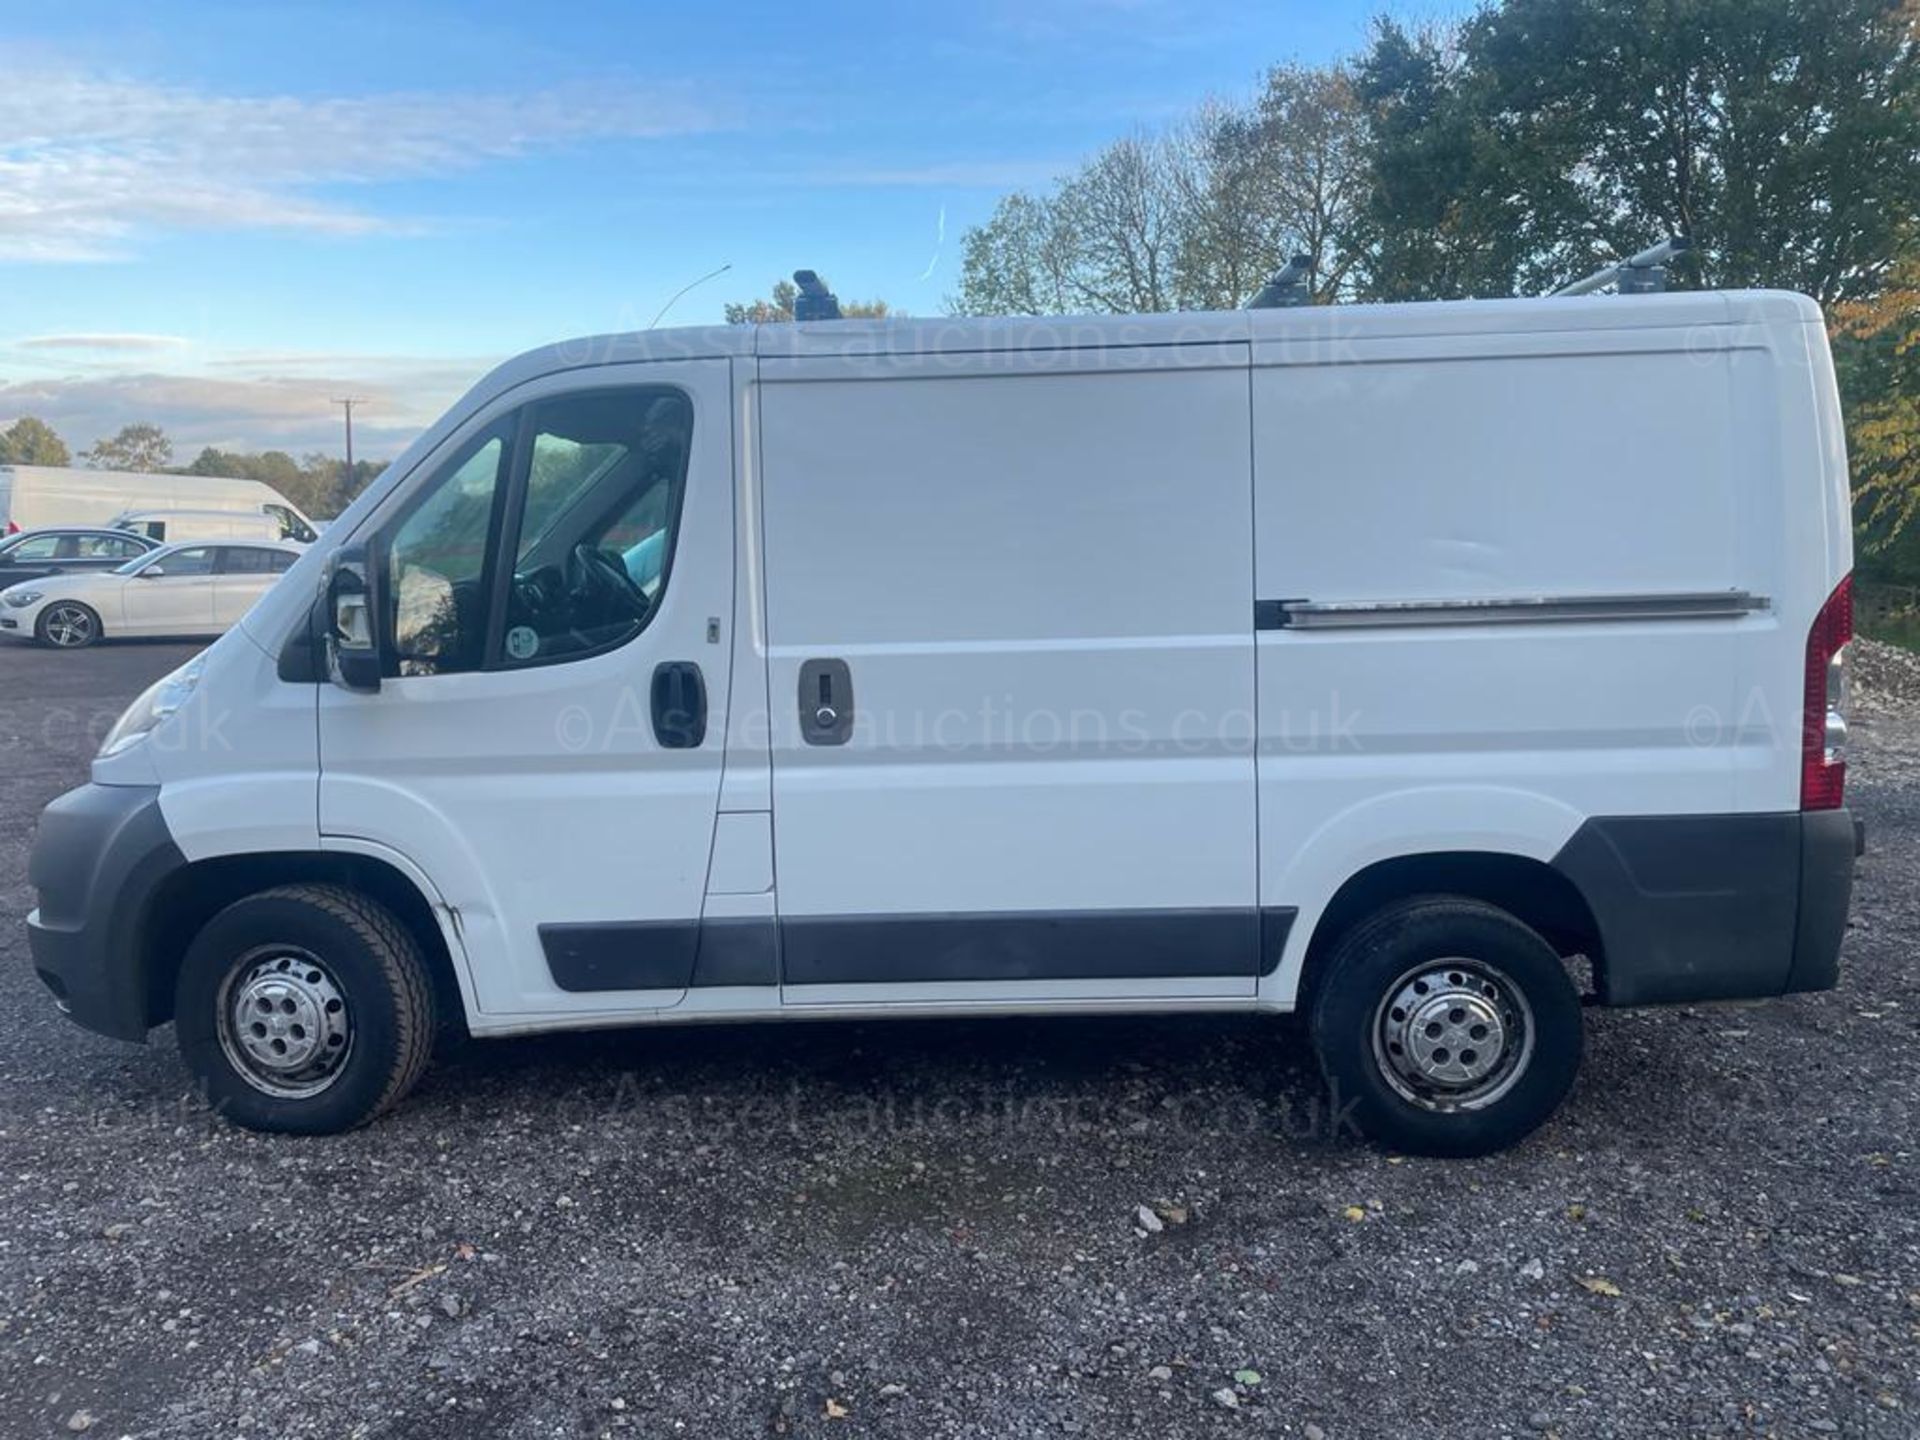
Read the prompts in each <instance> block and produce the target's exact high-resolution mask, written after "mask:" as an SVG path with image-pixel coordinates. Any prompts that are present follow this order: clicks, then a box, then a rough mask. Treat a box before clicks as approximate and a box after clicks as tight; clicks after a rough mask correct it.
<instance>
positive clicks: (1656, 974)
mask: <svg viewBox="0 0 1920 1440" xmlns="http://www.w3.org/2000/svg"><path fill="white" fill-rule="evenodd" d="M1853 856H1854V824H1853V817H1852V816H1851V815H1850V814H1848V812H1847V811H1845V810H1825V811H1813V812H1809V813H1805V814H1802V813H1800V812H1797V811H1796V812H1789V813H1784V814H1765V815H1631V816H1618V817H1611V818H1606V817H1596V818H1594V819H1591V820H1588V821H1587V822H1586V823H1585V824H1584V825H1582V826H1581V827H1580V829H1579V830H1577V831H1575V832H1574V835H1573V837H1572V839H1570V840H1568V841H1567V843H1566V845H1565V846H1564V847H1562V849H1561V851H1560V853H1559V854H1558V855H1557V856H1555V857H1554V860H1553V865H1554V868H1555V869H1556V870H1559V871H1560V872H1561V873H1562V874H1563V875H1565V876H1566V877H1567V878H1568V879H1569V880H1571V881H1572V882H1573V884H1574V886H1575V887H1576V888H1577V889H1578V890H1579V891H1580V893H1581V895H1582V896H1583V897H1584V898H1585V900H1586V902H1587V905H1588V908H1589V909H1590V910H1592V912H1593V916H1594V920H1595V922H1596V924H1597V925H1598V926H1599V929H1600V941H1601V948H1602V951H1603V955H1602V959H1601V964H1600V966H1599V973H1598V976H1597V980H1598V984H1599V989H1600V998H1601V1000H1602V1001H1603V1003H1605V1004H1608V1005H1654V1004H1667V1003H1684V1002H1688V1001H1706V1000H1738V999H1751V998H1758V997H1763V996H1770V995H1781V994H1785V993H1787V992H1790V991H1799V990H1826V989H1831V988H1832V987H1833V985H1834V983H1835V981H1836V980H1837V979H1838V977H1839V957H1840V943H1841V940H1842V939H1843V938H1844V936H1845V934H1846V924H1847V905H1848V900H1849V897H1850V894H1851V891H1852V882H1853Z"/></svg>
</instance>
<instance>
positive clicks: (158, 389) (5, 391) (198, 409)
mask: <svg viewBox="0 0 1920 1440" xmlns="http://www.w3.org/2000/svg"><path fill="white" fill-rule="evenodd" d="M261 361H265V362H267V363H260V362H261ZM493 363H494V361H493V360H492V359H490V358H486V359H472V360H462V359H426V358H422V359H409V358H407V357H397V356H387V357H383V358H380V359H378V360H372V359H370V358H369V357H362V356H344V355H343V356H326V355H318V354H316V355H283V356H263V357H259V360H257V361H254V362H252V363H251V364H249V363H248V362H246V361H232V362H227V363H224V364H222V365H221V366H220V370H221V373H218V374H205V373H196V374H166V373H163V372H158V371H149V372H144V373H140V374H113V375H67V376H60V377H49V378H25V379H19V380H13V381H6V380H0V426H5V425H9V424H11V423H12V422H13V421H14V420H15V419H17V418H18V417H19V416H21V415H37V416H39V417H40V418H41V419H42V420H45V421H46V422H47V423H48V424H49V425H51V426H53V428H54V429H55V430H56V431H58V432H59V433H60V435H61V436H62V438H64V439H65V440H66V442H67V444H68V445H69V446H70V447H71V448H72V449H73V451H74V452H75V453H76V454H77V453H79V452H80V451H81V450H84V449H86V448H87V447H88V446H89V445H91V444H93V442H94V441H95V440H97V439H99V438H100V437H101V436H103V435H111V434H113V433H114V432H115V431H117V430H118V429H119V428H120V427H121V426H122V425H127V424H131V423H133V422H135V421H151V422H153V423H155V424H157V425H159V426H160V428H161V429H163V430H165V431H166V432H167V434H168V436H169V437H170V438H171V439H172V441H173V452H174V459H175V460H176V462H179V463H183V464H184V463H185V462H186V461H188V460H191V459H192V458H193V457H194V455H196V454H197V453H199V451H200V449H201V448H202V447H203V446H207V445H212V446H214V447H216V448H218V449H222V450H248V451H252V450H285V451H288V452H289V453H291V454H293V455H295V456H299V455H301V454H303V453H305V452H307V451H309V450H324V451H327V452H328V453H329V454H335V455H337V454H339V453H340V449H341V438H342V437H341V429H342V427H341V419H340V410H339V408H338V407H337V406H335V405H333V404H331V403H330V400H331V397H333V396H335V395H357V396H363V397H365V402H364V403H363V404H360V405H356V406H355V407H354V411H353V439H354V451H355V453H356V454H357V455H363V456H366V457H368V458H371V459H384V458H388V457H390V456H392V455H394V454H397V453H398V452H399V451H400V450H401V449H403V448H404V447H405V446H406V444H407V442H408V441H410V440H411V439H412V438H413V437H414V436H415V435H416V434H418V433H419V432H420V431H421V430H423V429H425V428H426V427H427V426H428V425H430V424H431V423H432V422H433V421H434V420H435V419H436V418H438V417H439V415H440V414H441V412H442V411H444V410H445V409H446V408H447V406H448V405H449V404H451V403H452V402H453V401H454V400H456V399H457V398H459V396H460V395H461V394H462V393H463V392H464V391H465V390H466V389H467V387H468V386H469V385H471V384H472V383H473V382H474V381H475V380H477V379H479V378H480V376H481V375H482V374H484V373H485V372H486V371H487V370H488V369H490V368H491V367H492V365H493Z"/></svg>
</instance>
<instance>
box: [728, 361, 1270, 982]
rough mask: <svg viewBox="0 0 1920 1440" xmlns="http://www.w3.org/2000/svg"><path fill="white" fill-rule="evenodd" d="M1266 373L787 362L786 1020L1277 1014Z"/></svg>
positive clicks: (1221, 365)
mask: <svg viewBox="0 0 1920 1440" xmlns="http://www.w3.org/2000/svg"><path fill="white" fill-rule="evenodd" d="M1246 365H1247V351H1246V347H1245V346H1244V345H1239V344H1208V345H1187V346H1172V345H1170V346H1136V347H1132V348H1130V349H1129V350H1127V351H1126V352H1124V355H1122V354H1121V353H1120V352H1109V351H1097V350H1089V351H1081V352H1071V351H1057V350H1056V351H1042V352H1038V353H1029V354H1011V353H995V354H989V355H982V356H966V355H936V356H931V357H928V356H899V357H844V358H843V357H829V356H825V355H822V356H818V357H779V358H773V357H764V356H763V358H762V360H761V389H762V407H763V409H762V413H763V417H764V421H763V425H764V428H763V443H762V450H761V455H762V466H763V487H764V495H765V502H764V503H765V537H766V541H765V543H766V574H767V606H768V641H769V674H768V686H769V694H770V697H771V700H770V706H769V709H770V712H771V736H772V748H773V776H774V803H773V812H774V846H775V859H776V865H777V870H778V905H779V914H780V935H781V957H782V959H781V963H782V980H783V989H782V1001H783V1003H791V1004H807V1003H840V1002H845V1001H848V1000H855V1001H857V1000H862V999H873V1000H883V999H894V1000H900V1001H904V1002H912V1001H915V1000H932V1001H935V1002H939V1001H949V1000H951V1001H962V1002H964V1001H977V1002H980V1003H993V1002H994V1001H995V1000H997V999H1007V1000H1017V1001H1033V1000H1045V999H1048V998H1058V999H1063V1000H1066V999H1088V998H1098V997H1113V998H1126V997H1129V996H1135V997H1140V998H1154V999H1157V1000H1160V1001H1163V1002H1164V1001H1165V1000H1166V999H1168V998H1170V997H1171V998H1179V997H1188V996H1190V997H1193V998H1196V999H1205V998H1208V997H1224V996H1231V997H1241V996H1251V994H1252V993H1253V986H1254V979H1255V975H1256V973H1257V971H1258V969H1259V967H1260V965H1261V956H1262V953H1263V952H1262V942H1261V931H1262V924H1261V916H1260V914H1259V912H1258V910H1257V908H1256V883H1255V855H1254V844H1255V818H1254V760H1253V753H1252V731H1253V639H1252V612H1253V589H1252V585H1253V556H1252V537H1251V534H1250V523H1249V518H1250V515H1251V509H1252V496H1251V476H1250V469H1251V464H1250V458H1249V443H1250V442H1249V402H1248V390H1247V371H1246ZM1271 919H1272V917H1269V921H1271Z"/></svg>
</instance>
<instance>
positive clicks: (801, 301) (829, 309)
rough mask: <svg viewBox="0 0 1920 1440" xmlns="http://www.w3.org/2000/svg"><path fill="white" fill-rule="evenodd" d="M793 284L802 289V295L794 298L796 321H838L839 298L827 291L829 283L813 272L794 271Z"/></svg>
mask: <svg viewBox="0 0 1920 1440" xmlns="http://www.w3.org/2000/svg"><path fill="white" fill-rule="evenodd" d="M793 283H794V284H795V285H797V286H799V287H800V293H799V294H798V295H796V296H794V297H793V318H794V319H795V320H838V319H839V318H840V300H839V297H837V296H836V295H835V294H834V293H833V292H832V291H831V290H829V289H827V282H826V281H824V280H822V279H821V278H820V277H819V276H818V275H817V274H815V273H814V272H813V271H811V270H796V271H794V272H793Z"/></svg>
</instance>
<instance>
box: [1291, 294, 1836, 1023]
mask: <svg viewBox="0 0 1920 1440" xmlns="http://www.w3.org/2000/svg"><path fill="white" fill-rule="evenodd" d="M1600 303H1603V302H1600ZM1767 355H1768V351H1767V350H1766V349H1765V348H1764V343H1763V339H1760V340H1757V339H1756V338H1755V337H1754V335H1752V334H1751V333H1743V332H1742V331H1741V330H1739V329H1738V328H1737V327H1730V326H1726V325H1712V324H1702V325H1699V326H1693V327H1689V328H1686V329H1681V328H1677V327H1675V328H1661V327H1651V326H1650V327H1647V328H1644V329H1638V330H1632V331H1611V332H1600V331H1595V332H1587V331H1579V332H1565V333H1548V334H1538V333H1536V334H1529V335H1511V336H1508V335H1499V334H1490V335H1489V334H1482V335H1475V336H1456V337H1445V338H1433V339H1422V338H1418V337H1415V338H1395V339H1391V340H1387V339H1368V338H1355V339H1352V340H1348V341H1346V342H1344V343H1341V344H1338V345H1327V346H1322V347H1318V348H1317V349H1316V350H1315V351H1314V352H1313V353H1303V352H1301V351H1300V350H1299V349H1298V347H1295V349H1294V350H1293V351H1291V352H1290V351H1289V350H1287V349H1286V348H1284V347H1281V346H1278V345H1273V344H1262V343H1260V342H1258V341H1256V344H1255V353H1254V372H1253V400H1254V455H1255V465H1256V494H1255V534H1256V555H1257V575H1258V590H1259V596H1260V598H1261V599H1262V600H1263V601H1269V602H1271V601H1306V602H1312V603H1316V604H1335V605H1359V606H1375V605H1381V604H1384V603H1389V602H1397V601H1424V602H1441V603H1443V604H1444V603H1446V602H1480V601H1520V602H1528V603H1532V602H1539V601H1543V600H1544V601H1547V602H1555V601H1565V600H1569V599H1578V598H1581V597H1595V596H1606V597H1639V598H1641V599H1645V598H1647V597H1655V598H1657V597H1663V596H1665V597H1672V596H1681V595H1692V596H1699V595H1708V596H1726V597H1732V596H1742V597H1750V602H1751V605H1752V607H1753V608H1742V606H1744V605H1746V604H1747V603H1748V600H1746V599H1743V600H1742V602H1741V604H1740V605H1735V604H1732V603H1731V602H1730V603H1729V604H1728V605H1727V607H1726V609H1727V613H1725V614H1721V615H1715V616H1712V617H1699V618H1696V617H1693V616H1682V617H1680V618H1659V619H1610V620H1581V619H1577V618H1572V619H1567V618H1555V617H1554V615H1553V613H1552V610H1551V605H1550V606H1549V608H1548V609H1547V610H1546V611H1545V612H1544V613H1542V612H1537V611H1536V612H1530V613H1524V614H1523V616H1522V620H1523V622H1524V623H1499V624H1492V623H1460V622H1463V621H1465V620H1467V619H1470V618H1471V615H1470V612H1466V611H1457V612H1454V614H1453V617H1452V619H1451V621H1450V622H1448V623H1434V624H1421V625H1412V624H1407V623H1405V622H1404V620H1396V619H1395V617H1394V615H1393V614H1392V613H1391V612H1387V613H1385V614H1380V615H1376V616H1375V617H1374V619H1373V621H1371V622H1369V623H1367V624H1365V625H1363V626H1362V627H1360V628H1352V629H1347V628H1326V629H1315V628H1308V627H1306V626H1304V625H1287V626H1286V627H1285V628H1272V629H1263V630H1262V631H1261V632H1260V634H1259V640H1258V686H1259V696H1260V756H1259V786H1260V831H1261V836H1260V841H1261V843H1260V853H1261V857H1262V873H1261V896H1262V901H1263V903H1266V904H1287V905H1295V906H1298V907H1299V909H1300V923H1299V924H1298V925H1297V926H1296V928H1295V931H1294V935H1293V939H1292V941H1291V943H1290V944H1289V946H1288V953H1287V958H1286V961H1285V962H1284V963H1283V964H1282V966H1281V968H1280V971H1279V973H1278V974H1276V975H1275V976H1274V977H1272V979H1271V980H1270V981H1268V982H1267V983H1266V984H1265V985H1263V987H1262V992H1261V998H1262V1000H1263V1001H1266V1002H1269V1003H1276V1004H1290V1003H1291V1002H1292V998H1293V993H1294V987H1295V984H1296V982H1297V979H1298V975H1299V968H1300V963H1301V961H1302V959H1303V958H1304V954H1305V949H1306V946H1307V944H1308V943H1309V941H1310V938H1311V935H1312V933H1313V927H1314V922H1315V921H1316V920H1317V919H1318V917H1319V914H1320V912H1321V910H1323V909H1324V907H1325V906H1326V904H1327V902H1328V900H1329V899H1330V898H1331V897H1332V895H1333V894H1334V892H1335V891H1337V889H1338V888H1339V886H1340V885H1341V884H1343V883H1344V882H1345V881H1346V880H1347V879H1348V878H1349V877H1351V876H1352V875H1354V874H1356V873H1357V872H1358V871H1360V870H1362V869H1364V868H1365V867H1366V866H1367V865H1369V864H1371V863H1373V862H1375V861H1377V860H1383V859H1389V858H1394V857H1396V856H1405V855H1419V854H1423V853H1439V852H1449V851H1462V850H1486V851H1496V852H1500V853H1505V854H1512V855H1518V856H1525V857H1528V858H1531V859H1535V860H1540V861H1543V862H1551V861H1552V860H1553V859H1554V857H1555V856H1556V855H1558V854H1559V853H1560V852H1561V850H1562V848H1563V847H1565V846H1566V845H1567V844H1568V842H1569V841H1570V840H1571V839H1572V838H1573V836H1574V835H1575V833H1576V831H1578V830H1579V829H1580V828H1581V826H1582V825H1583V824H1585V823H1586V822H1587V821H1588V820H1589V819H1590V818H1592V817H1612V816H1639V815H1721V814H1727V813H1730V812H1735V811H1740V810H1742V809H1747V808H1775V809H1779V808H1786V809H1790V808H1792V806H1791V805H1790V804H1788V803H1785V797H1784V796H1779V795H1775V794H1773V793H1771V791H1768V792H1766V793H1761V792H1759V791H1756V790H1754V789H1752V788H1751V787H1748V786H1745V785H1744V784H1743V780H1742V776H1743V773H1745V771H1746V770H1747V769H1749V768H1754V767H1757V768H1759V769H1762V770H1768V769H1770V768H1772V767H1775V766H1776V764H1777V760H1778V757H1777V747H1778V745H1779V744H1780V743H1782V742H1781V740H1780V735H1779V733H1772V734H1769V735H1767V736H1756V737H1746V736H1741V737H1740V743H1735V736H1736V733H1737V726H1736V724H1735V719H1736V717H1737V716H1738V715H1739V713H1740V701H1741V698H1742V695H1741V688H1740V687H1741V681H1742V672H1743V668H1744V667H1745V666H1746V664H1747V657H1749V656H1751V657H1753V659H1752V663H1753V665H1754V666H1756V667H1758V669H1766V671H1767V673H1768V674H1772V672H1773V669H1777V668H1778V667H1777V656H1775V655H1774V652H1773V651H1771V650H1768V649H1766V648H1765V647H1767V646H1768V645H1769V644H1770V643H1771V640H1770V637H1773V636H1775V635H1776V634H1777V633H1778V632H1779V630H1780V629H1781V626H1782V625H1783V624H1789V623H1792V621H1791V618H1790V617H1783V616H1781V615H1779V614H1777V613H1776V612H1775V611H1773V610H1772V609H1771V608H1768V607H1770V606H1771V605H1772V604H1773V603H1774V599H1775V593H1774V592H1775V591H1776V590H1777V589H1778V587H1779V584H1780V579H1781V577H1780V574H1779V570H1778V566H1779V563H1780V556H1781V552H1780V549H1779V547H1778V544H1777V543H1770V542H1773V541H1774V540H1775V537H1777V534H1778V531H1779V529H1780V523H1779V519H1778V517H1777V513H1776V514H1775V515H1774V516H1773V517H1769V518H1766V519H1760V520H1752V519H1750V518H1749V515H1748V512H1747V508H1746V507H1747V504H1748V502H1747V501H1745V500H1743V498H1742V494H1743V491H1744V489H1745V488H1746V487H1747V486H1748V485H1749V484H1750V483H1751V475H1750V473H1749V472H1750V470H1751V468H1752V463H1753V457H1752V456H1751V455H1750V454H1748V453H1746V451H1745V450H1743V449H1742V441H1741V439H1740V437H1739V424H1740V421H1741V420H1742V419H1743V418H1746V417H1748V416H1749V413H1750V411H1751V408H1752V405H1753V403H1754V397H1753V394H1752V387H1751V386H1748V387H1747V388H1745V389H1743V388H1742V387H1743V384H1744V383H1745V377H1746V376H1747V374H1748V373H1749V372H1750V371H1751V370H1753V368H1754V367H1755V366H1756V365H1759V366H1761V367H1762V368H1764V367H1765V366H1766V364H1767ZM1789 598H1790V599H1791V600H1792V603H1793V607H1794V610H1795V612H1796V615H1797V612H1798V609H1799V599H1798V596H1797V594H1796V595H1794V596H1791V597H1789ZM1762 601H1764V602H1765V604H1764V605H1763V604H1762V603H1761V602H1762ZM1273 613H1279V612H1273ZM1443 618H1444V617H1443ZM1801 633H1802V634H1804V630H1802V632H1801ZM1768 667H1772V668H1768ZM1756 673H1758V670H1756ZM1791 673H1794V674H1797V670H1795V671H1793V672H1791ZM1786 725H1787V733H1788V734H1789V735H1790V734H1791V733H1792V730H1793V727H1795V726H1797V708H1796V709H1794V710H1792V711H1791V712H1790V713H1788V714H1787V716H1786ZM1749 752H1751V753H1749ZM1756 756H1757V757H1758V758H1757V759H1756V758H1754V757H1756ZM1790 938H1791V937H1788V941H1789V943H1790ZM1782 963H1783V964H1784V961H1783V962H1782Z"/></svg>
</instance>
